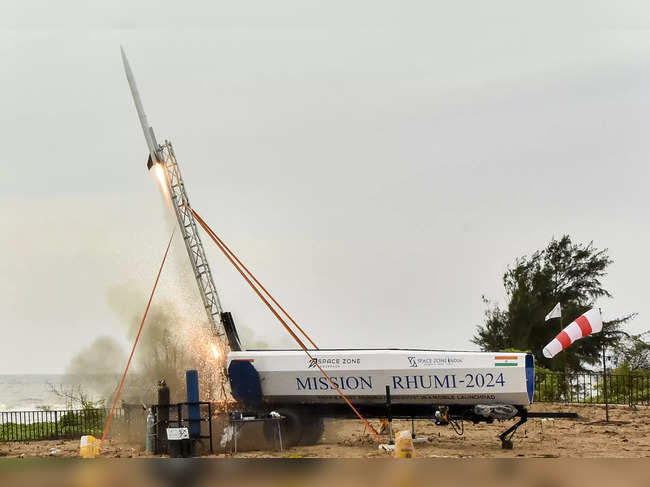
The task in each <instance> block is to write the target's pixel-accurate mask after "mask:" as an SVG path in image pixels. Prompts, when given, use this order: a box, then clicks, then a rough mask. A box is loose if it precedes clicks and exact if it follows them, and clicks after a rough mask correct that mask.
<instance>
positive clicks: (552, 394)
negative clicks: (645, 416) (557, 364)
mask: <svg viewBox="0 0 650 487" xmlns="http://www.w3.org/2000/svg"><path fill="white" fill-rule="evenodd" d="M534 397H535V401H537V402H566V403H574V404H576V403H578V404H604V403H606V402H607V403H609V404H628V405H635V404H638V405H645V406H650V376H647V375H633V374H628V375H619V374H607V376H605V375H604V374H602V373H583V374H562V373H545V374H537V375H536V377H535V396H534Z"/></svg>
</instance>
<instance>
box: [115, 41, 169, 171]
mask: <svg viewBox="0 0 650 487" xmlns="http://www.w3.org/2000/svg"><path fill="white" fill-rule="evenodd" d="M120 51H121V52H122V63H124V71H125V72H126V79H127V81H128V82H129V88H131V95H133V102H134V103H135V109H136V111H137V112H138V118H139V119H140V125H141V126H142V131H143V132H144V138H145V140H146V141H147V147H149V160H148V161H147V169H151V167H152V166H153V165H154V164H156V163H157V162H163V160H162V157H161V155H160V149H159V147H158V143H157V142H156V136H155V135H154V133H153V128H152V127H151V126H150V125H149V122H148V121H147V115H146V114H145V113H144V108H143V107H142V100H141V99H140V93H138V87H137V85H136V84H135V79H134V78H133V72H132V71H131V66H129V60H128V59H127V58H126V54H125V53H124V49H123V48H122V47H121V46H120Z"/></svg>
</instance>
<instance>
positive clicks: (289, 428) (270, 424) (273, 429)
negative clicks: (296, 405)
mask: <svg viewBox="0 0 650 487" xmlns="http://www.w3.org/2000/svg"><path fill="white" fill-rule="evenodd" d="M277 412H278V413H279V414H280V415H282V416H284V417H285V418H286V419H285V420H284V421H281V422H280V431H281V432H282V447H283V448H286V447H291V446H296V445H297V444H298V442H299V441H300V437H301V435H302V428H303V423H302V418H301V417H300V415H299V414H298V413H297V412H295V411H293V410H291V409H280V410H278V411H277ZM263 432H264V438H265V439H266V441H267V442H268V443H269V444H270V445H273V446H274V447H276V446H279V444H278V426H277V423H276V422H275V421H266V422H264V426H263Z"/></svg>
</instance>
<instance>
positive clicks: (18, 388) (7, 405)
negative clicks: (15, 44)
mask: <svg viewBox="0 0 650 487" xmlns="http://www.w3.org/2000/svg"><path fill="white" fill-rule="evenodd" d="M72 385H73V384H71V383H70V382H69V380H67V379H66V377H65V376H64V375H62V374H17V375H0V412H3V411H38V410H44V409H52V410H53V409H66V399H65V398H63V397H60V396H59V395H58V394H56V392H54V391H53V389H52V388H53V387H55V388H57V389H58V390H65V388H66V387H70V386H72Z"/></svg>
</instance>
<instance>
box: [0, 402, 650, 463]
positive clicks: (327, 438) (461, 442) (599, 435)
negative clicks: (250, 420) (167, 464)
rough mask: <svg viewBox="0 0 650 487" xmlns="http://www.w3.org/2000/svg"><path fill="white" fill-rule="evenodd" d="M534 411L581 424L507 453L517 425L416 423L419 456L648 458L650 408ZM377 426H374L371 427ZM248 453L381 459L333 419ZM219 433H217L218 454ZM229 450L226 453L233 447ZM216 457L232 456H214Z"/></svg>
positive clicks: (253, 437)
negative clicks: (305, 442) (312, 432)
mask: <svg viewBox="0 0 650 487" xmlns="http://www.w3.org/2000/svg"><path fill="white" fill-rule="evenodd" d="M531 411H565V412H573V411H575V412H577V413H578V414H579V415H580V419H577V420H568V419H556V420H552V419H544V420H540V419H530V420H529V421H528V423H526V424H525V425H523V426H522V427H521V428H520V429H519V431H518V432H517V434H516V435H515V437H514V448H513V449H512V450H503V449H502V448H501V442H500V441H499V439H498V438H497V435H498V434H499V433H500V432H502V431H503V430H505V429H506V428H508V427H509V426H510V425H511V424H512V423H513V421H507V422H503V423H499V422H495V423H494V424H491V425H487V424H478V425H474V424H471V423H466V424H465V434H464V435H463V436H458V435H457V434H456V433H455V432H454V431H453V430H452V429H451V428H450V427H449V426H445V427H440V426H435V425H434V424H433V423H432V422H430V421H418V422H416V433H417V436H418V437H419V438H426V439H427V443H424V444H416V446H415V451H416V455H417V456H418V457H432V458H434V457H438V458H539V457H542V458H643V457H650V408H646V407H639V408H629V407H624V406H616V407H610V422H609V423H606V422H605V421H604V419H605V410H604V407H602V406H580V405H548V404H537V405H534V406H533V407H532V408H531ZM372 423H373V424H377V421H373V422H372ZM394 429H395V431H399V430H401V429H410V423H409V422H406V421H395V422H394ZM243 436H248V438H242V442H241V443H242V445H243V448H244V449H246V448H254V447H255V446H256V445H259V447H260V448H262V449H260V450H248V451H241V449H240V451H239V452H238V453H237V455H236V456H237V457H238V458H264V457H285V458H286V457H289V458H375V457H377V458H383V457H386V456H387V453H386V452H383V451H380V450H379V449H378V447H377V444H376V442H375V441H374V439H373V437H372V436H371V435H369V434H368V433H367V431H364V426H363V424H362V423H361V422H360V421H356V420H329V421H328V422H327V425H326V430H325V434H324V436H323V438H322V440H321V441H320V442H319V443H318V444H317V445H314V446H297V447H292V448H288V449H285V450H283V451H278V450H273V449H267V448H268V447H267V446H266V445H264V444H263V442H262V441H261V440H260V437H259V435H258V434H257V432H255V431H250V432H246V431H244V432H243ZM219 437H220V430H219V429H218V428H215V440H217V441H215V448H217V447H218V443H219V441H218V439H219ZM228 449H229V448H228ZM143 450H144V449H143V447H142V445H139V444H135V443H133V442H130V443H129V442H122V441H120V440H119V439H111V440H109V441H108V442H107V443H106V444H105V446H104V449H103V450H102V457H103V458H137V457H143V456H147V455H146V454H145V453H144V451H143ZM78 453H79V440H69V441H34V442H25V443H0V456H2V457H7V458H12V457H13V458H16V457H18V458H25V457H49V456H57V457H75V456H78ZM214 456H215V457H225V456H231V454H230V453H217V454H216V455H214Z"/></svg>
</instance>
